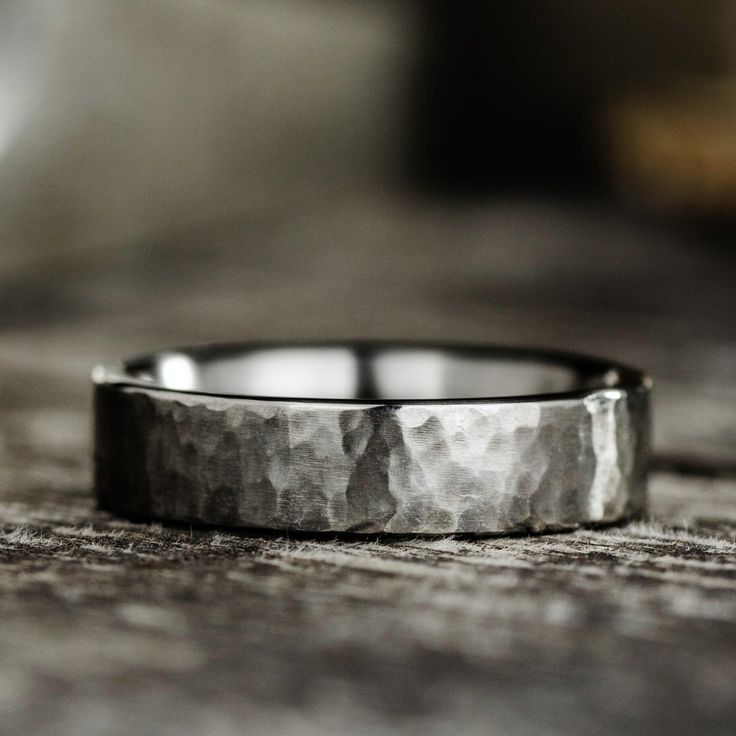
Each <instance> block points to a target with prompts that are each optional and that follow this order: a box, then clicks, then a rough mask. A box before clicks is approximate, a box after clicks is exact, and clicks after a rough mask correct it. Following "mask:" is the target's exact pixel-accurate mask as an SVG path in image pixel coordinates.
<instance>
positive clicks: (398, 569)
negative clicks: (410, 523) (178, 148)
mask: <svg viewBox="0 0 736 736" xmlns="http://www.w3.org/2000/svg"><path fill="white" fill-rule="evenodd" d="M735 261H736V258H735V257H734V255H733V253H732V252H731V251H729V250H717V249H712V248H709V247H708V246H707V245H705V244H703V243H701V242H699V240H698V238H697V237H696V236H695V235H693V234H689V235H688V234H686V233H683V232H678V231H675V230H673V229H671V228H668V227H666V226H665V225H662V224H658V223H653V222H647V221H642V220H636V219H634V218H632V216H630V215H625V214H622V213H620V212H617V211H615V210H611V209H610V208H608V207H605V206H602V205H597V204H582V205H581V204H570V203H552V202H547V203H540V202H535V201H530V200H518V201H489V202H484V203H479V204H477V205H472V206H471V205H467V204H456V205H452V206H451V205H447V204H440V203H433V202H425V201H417V200H408V199H407V198H404V197H401V196H400V195H395V196H392V197H390V198H389V197H386V198H383V199H382V198H377V197H368V196H366V197H355V198H352V199H346V201H344V202H339V203H330V205H329V206H327V205H325V207H324V208H321V209H317V210H316V211H315V210H313V211H311V212H309V213H307V212H297V213H293V214H291V215H290V216H288V217H285V216H283V215H276V214H274V215H269V214H264V215H262V216H261V217H259V218H257V219H254V220H253V221H250V222H246V223H237V224H232V225H230V226H227V227H225V226H223V227H222V228H220V229H218V230H213V229H208V230H203V231H202V232H197V233H191V232H189V233H187V234H185V235H178V236H177V235H175V234H174V235H171V236H167V237H166V238H162V239H161V240H160V241H159V242H149V243H141V244H138V245H136V246H129V247H125V248H123V247H120V246H115V245H104V244H101V245H100V247H99V249H96V250H94V251H92V252H87V251H85V252H76V253H63V254H61V253H60V254H57V255H56V256H55V257H54V258H53V259H51V260H48V259H45V260H42V261H39V262H33V261H32V259H30V258H29V263H28V266H27V268H26V269H25V270H21V271H15V272H14V273H12V274H8V273H6V274H4V275H2V274H1V273H0V284H1V285H2V290H1V291H0V315H1V316H0V561H1V562H0V585H1V586H2V595H0V723H1V724H2V729H3V731H4V732H5V733H12V734H34V736H41V735H45V734H49V735H51V734H53V735H54V736H58V735H59V734H87V733H89V734H115V735H117V734H133V733H135V734H149V733H150V734H154V733H156V734H172V735H173V734H177V735H180V734H204V733H207V734H218V736H227V735H228V734H241V733H252V734H259V735H261V734H266V735H267V734H274V735H283V734H290V733H293V734H300V735H304V734H307V735H308V734H320V735H325V734H326V735H330V734H335V735H337V734H348V733H349V734H370V735H371V736H373V735H375V734H383V733H397V734H398V733H400V734H414V733H416V734H438V735H439V734H448V733H458V734H476V733H477V734H504V735H505V734H511V735H513V736H516V735H522V734H524V735H526V734H530V735H532V734H535V735H536V734H554V735H557V734H560V736H562V735H563V734H564V735H569V734H585V735H586V736H587V735H588V734H621V733H627V734H660V733H661V734H675V733H682V734H703V735H706V734H731V733H733V732H734V723H736V380H734V379H735V377H736V322H735V321H734V316H735V315H736V287H735V286H734V273H736V269H734V265H736V263H735ZM357 336H364V337H404V338H406V337H411V338H425V339H447V340H466V341H485V342H489V341H496V342H504V343H522V344H538V345H543V346H551V347H564V348H570V349H577V350H585V351H589V352H594V353H601V354H606V355H609V356H611V357H614V358H617V359H621V360H624V361H629V362H631V363H635V364H641V365H643V366H645V367H647V368H649V370H650V371H651V373H652V374H653V376H654V379H655V382H656V386H657V393H656V404H655V406H656V432H655V440H656V457H655V460H654V469H653V474H652V478H651V516H650V518H648V519H646V520H644V521H637V522H634V523H629V524H626V525H624V526H619V527H614V528H608V529H597V530H585V531H580V532H577V533H572V534H550V535H542V536H529V537H526V536H523V537H513V538H492V539H482V540H473V539H468V538H452V537H447V538H434V539H407V538H400V539H392V538H390V537H380V538H375V539H367V540H360V539H354V538H339V537H337V538H333V537H328V538H323V537H310V536H308V535H278V534H273V535H264V534H248V533H239V532H233V531H227V530H223V531H216V530H202V529H190V528H189V527H179V526H171V527H169V526H161V525H159V524H154V525H146V524H134V523H130V522H128V521H124V520H121V519H116V518H114V517H112V516H110V515H107V514H104V513H101V512H98V511H96V509H95V505H94V500H93V496H92V493H91V488H90V472H89V471H90V449H89V437H90V432H89V424H90V418H89V399H90V386H89V381H88V375H89V370H90V367H91V365H92V364H93V363H95V362H96V361H98V360H102V359H107V358H114V357H117V356H121V355H125V354H128V353H131V352H135V351H138V350H144V349H147V348H150V347H156V346H163V345H176V344H179V343H193V342H200V341H214V340H223V339H255V338H272V339H277V338H305V337H317V338H325V337H357Z"/></svg>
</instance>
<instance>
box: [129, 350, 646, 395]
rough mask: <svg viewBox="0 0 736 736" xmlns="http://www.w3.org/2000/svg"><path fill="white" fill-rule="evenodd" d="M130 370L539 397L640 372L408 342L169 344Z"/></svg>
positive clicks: (221, 379) (210, 385)
mask: <svg viewBox="0 0 736 736" xmlns="http://www.w3.org/2000/svg"><path fill="white" fill-rule="evenodd" d="M126 378H129V379H132V380H133V382H136V383H143V384H147V385H150V386H151V387H152V388H153V387H158V388H163V389H168V390H176V391H187V392H194V393H205V394H215V395H228V396H256V397H264V398H291V399H293V398H304V399H316V400H320V399H321V400H359V401H397V402H401V401H421V400H425V401H437V400H439V401H441V400H452V399H482V398H503V397H512V396H513V397H539V396H544V395H547V396H549V395H562V394H570V393H576V392H584V391H590V390H594V389H603V388H615V387H619V386H622V385H626V384H629V383H638V382H640V381H641V376H640V375H639V374H638V373H637V372H635V371H632V370H630V369H627V368H623V367H621V366H613V365H612V364H608V363H605V362H602V361H598V360H595V359H589V358H583V357H576V356H560V355H556V354H552V353H544V352H534V351H518V350H516V351H515V350H510V349H495V350H493V349H480V348H455V347H452V348H447V347H442V348H439V347H424V346H401V345H395V346H394V345H388V346H386V345H384V346H381V345H311V346H310V345H304V346H250V347H244V346H226V347H208V348H195V349H187V350H176V351H165V352H161V353H156V354H153V355H150V356H146V357H143V358H139V359H136V360H132V361H128V362H127V363H126V364H125V374H124V376H122V377H121V382H125V379H126Z"/></svg>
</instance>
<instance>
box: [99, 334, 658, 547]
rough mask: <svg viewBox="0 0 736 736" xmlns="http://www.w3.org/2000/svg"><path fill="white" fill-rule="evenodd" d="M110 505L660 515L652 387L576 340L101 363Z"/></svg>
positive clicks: (369, 519)
mask: <svg viewBox="0 0 736 736" xmlns="http://www.w3.org/2000/svg"><path fill="white" fill-rule="evenodd" d="M93 379H94V382H95V487H96V493H97V498H98V501H99V505H100V506H101V507H102V508H103V509H106V510H109V511H113V512H117V513H120V514H124V515H126V516H133V517H146V518H156V519H160V520H172V521H193V522H199V523H204V524H215V525H224V526H231V527H251V528H267V529H282V530H284V529H294V530H303V531H310V532H321V531H334V532H388V533H399V534H447V533H469V534H492V533H511V532H519V531H525V530H526V531H543V530H561V529H574V528H576V527H578V526H580V525H582V524H598V523H609V522H615V521H619V520H621V519H625V518H628V517H631V516H637V515H640V514H642V513H643V512H644V510H645V505H646V470H647V457H648V448H649V432H650V418H649V417H650V412H649V398H650V382H649V380H648V378H647V377H646V376H645V375H644V374H642V373H641V372H640V371H637V370H635V369H632V368H629V367H626V366H623V365H618V364H615V363H610V362H607V361H602V360H598V359H594V358H587V357H583V356H576V355H571V354H567V353H554V352H546V351H534V350H520V349H509V348H486V347H462V346H432V345H411V344H409V345H407V344H391V343H357V344H320V345H266V344H249V345H225V346H209V347H200V348H187V349H181V350H168V351H163V352H159V353H153V354H151V355H147V356H143V357H140V358H136V359H133V360H128V361H125V362H124V363H121V364H118V365H112V366H100V367H98V368H96V369H95V371H94V374H93Z"/></svg>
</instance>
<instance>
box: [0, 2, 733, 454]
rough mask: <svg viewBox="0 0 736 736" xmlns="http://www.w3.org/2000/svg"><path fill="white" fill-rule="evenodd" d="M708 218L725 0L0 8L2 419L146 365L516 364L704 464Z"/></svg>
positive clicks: (726, 100)
mask: <svg viewBox="0 0 736 736" xmlns="http://www.w3.org/2000/svg"><path fill="white" fill-rule="evenodd" d="M735 222H736V6H734V4H733V3H732V2H729V1H728V0H698V1H697V2H696V1H694V0H636V1H634V0H616V1H615V2H614V1H613V0H586V1H585V2H581V1H580V0H567V1H565V0H556V1H554V2H553V1H548V0H534V1H532V0H516V1H515V2H494V3H487V2H473V1H468V2H463V3H452V4H449V3H441V2H431V1H430V0H425V1H424V2H422V1H419V0H417V1H416V2H402V3H397V2H387V1H383V0H375V1H373V2H366V1H360V0H341V2H337V1H335V0H298V1H297V0H276V1H274V0H269V1H268V2H266V1H265V0H145V1H144V0H130V1H128V2H119V1H116V0H95V2H89V1H87V0H54V1H53V2H52V1H51V0H3V2H2V4H1V5H0V256H1V257H0V367H2V368H3V370H4V374H5V376H6V377H9V378H7V379H6V383H7V385H6V388H5V391H6V399H5V401H6V402H7V403H9V404H12V402H13V401H14V399H13V398H12V397H13V395H15V394H14V393H13V392H20V393H22V395H23V399H22V400H23V401H27V395H28V387H29V386H32V387H33V388H34V391H35V392H36V393H35V394H34V395H37V396H38V397H39V398H38V401H39V402H43V401H44V396H46V397H48V391H49V389H48V388H47V386H48V383H49V379H50V377H51V376H53V377H54V382H55V384H56V385H57V386H58V384H59V381H62V380H68V387H67V389H66V392H65V393H64V394H63V395H64V396H69V397H72V398H69V401H79V400H81V397H85V400H86V397H87V393H88V387H87V376H88V371H89V367H90V365H91V364H93V363H94V362H96V361H98V360H101V359H105V358H110V357H116V356H119V355H124V354H127V353H129V352H135V351H139V350H146V349H149V348H152V347H156V346H162V345H167V344H168V345H172V344H177V343H196V342H208V341H215V340H232V339H254V338H259V339H260V338H272V339H290V338H295V339H303V338H330V337H348V338H355V337H387V338H409V339H411V338H415V339H450V340H468V341H485V342H502V343H523V344H537V345H543V346H549V347H560V348H569V349H577V350H585V351H589V352H594V353H602V354H605V355H609V356H611V357H614V358H618V359H621V360H626V361H629V362H632V363H635V364H639V365H642V366H644V367H647V368H649V369H650V370H651V372H652V373H653V374H654V377H655V379H656V380H657V384H658V387H659V391H658V422H657V429H656V432H657V437H656V442H657V448H658V451H659V454H660V455H661V457H662V458H665V459H666V458H669V460H668V462H669V461H672V462H677V463H679V464H681V465H682V464H685V465H688V464H690V465H693V464H694V465H697V466H703V465H706V466H708V467H721V466H723V465H726V466H729V465H731V464H733V461H734V452H733V450H734V447H736V429H735V426H736V420H734V415H735V414H736V411H735V408H736V383H735V382H734V380H733V379H734V375H736V322H735V321H734V315H735V314H736V288H735V287H734V265H736V255H735V254H734V248H733V238H734V232H736V229H735V228H734V223H735ZM61 377H65V378H61ZM16 379H17V380H16ZM19 382H22V385H23V390H22V391H21V390H20V389H18V388H17V386H18V385H20V383H19ZM54 390H55V391H57V392H58V390H59V389H58V388H57V389H54ZM20 393H19V394H18V395H19V396H20ZM54 396H55V397H56V398H55V400H57V399H58V396H57V394H54ZM20 400H21V399H20V398H18V401H20ZM79 431H82V429H80V430H79ZM85 431H86V430H85Z"/></svg>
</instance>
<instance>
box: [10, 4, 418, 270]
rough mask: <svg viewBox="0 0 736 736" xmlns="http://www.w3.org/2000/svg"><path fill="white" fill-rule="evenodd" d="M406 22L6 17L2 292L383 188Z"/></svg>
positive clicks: (291, 14) (41, 7)
mask: <svg viewBox="0 0 736 736" xmlns="http://www.w3.org/2000/svg"><path fill="white" fill-rule="evenodd" d="M410 12H411V9H410V8H409V7H408V6H401V7H397V6H396V5H392V4H389V3H377V4H375V3H374V4H370V5H366V4H363V3H357V2H348V3H337V2H303V1H299V2H297V1H296V0H279V1H278V2H261V1H258V0H247V1H244V2H234V1H229V0H176V1H174V0H145V2H142V1H136V2H117V1H116V0H96V1H95V2H84V1H82V0H55V1H54V2H50V1H49V0H22V1H21V0H5V1H4V2H3V4H2V7H1V9H0V276H1V275H2V274H3V271H5V273H7V272H8V271H9V270H14V269H15V268H16V267H18V266H23V264H25V265H26V266H27V265H28V263H29V261H30V262H32V261H33V260H34V259H35V257H37V256H39V255H44V254H46V253H48V251H49V250H57V249H59V248H68V247H70V246H74V247H75V248H85V247H87V246H89V245H92V244H94V245H99V244H101V243H107V244H111V245H119V244H121V243H125V242H128V241H130V240H131V239H136V238H141V237H146V236H151V235H152V234H154V233H158V232H171V231H172V229H175V230H180V229H181V230H183V229H185V228H187V227H188V226H191V225H207V224H209V223H211V222H213V221H214V222H216V221H222V220H223V219H226V218H240V217H242V216H247V215H252V214H253V213H255V212H259V211H262V210H264V209H271V208H283V207H284V206H285V205H288V204H293V203H295V202H299V201H302V200H307V201H309V199H310V198H313V197H315V196H317V195H319V194H320V193H323V194H324V193H325V192H328V191H331V190H337V189H340V190H343V189H345V188H358V189H360V188H370V187H371V186H372V185H373V184H375V183H376V182H377V181H378V182H385V181H386V179H387V178H388V179H390V178H391V176H392V172H393V171H394V170H395V168H396V163H395V162H396V159H397V156H396V148H397V145H398V144H399V141H400V138H401V129H402V117H403V113H402V106H403V105H404V102H403V101H404V100H405V99H406V95H405V94H404V89H403V87H404V81H405V77H406V73H405V71H404V70H405V68H406V64H407V60H408V58H410V57H411V54H412V53H413V51H412V49H413V41H412V34H411V32H409V31H408V30H407V29H409V28H411V27H412V25H411V24H410V23H408V22H407V20H408V19H409V18H408V16H409V14H410Z"/></svg>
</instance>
